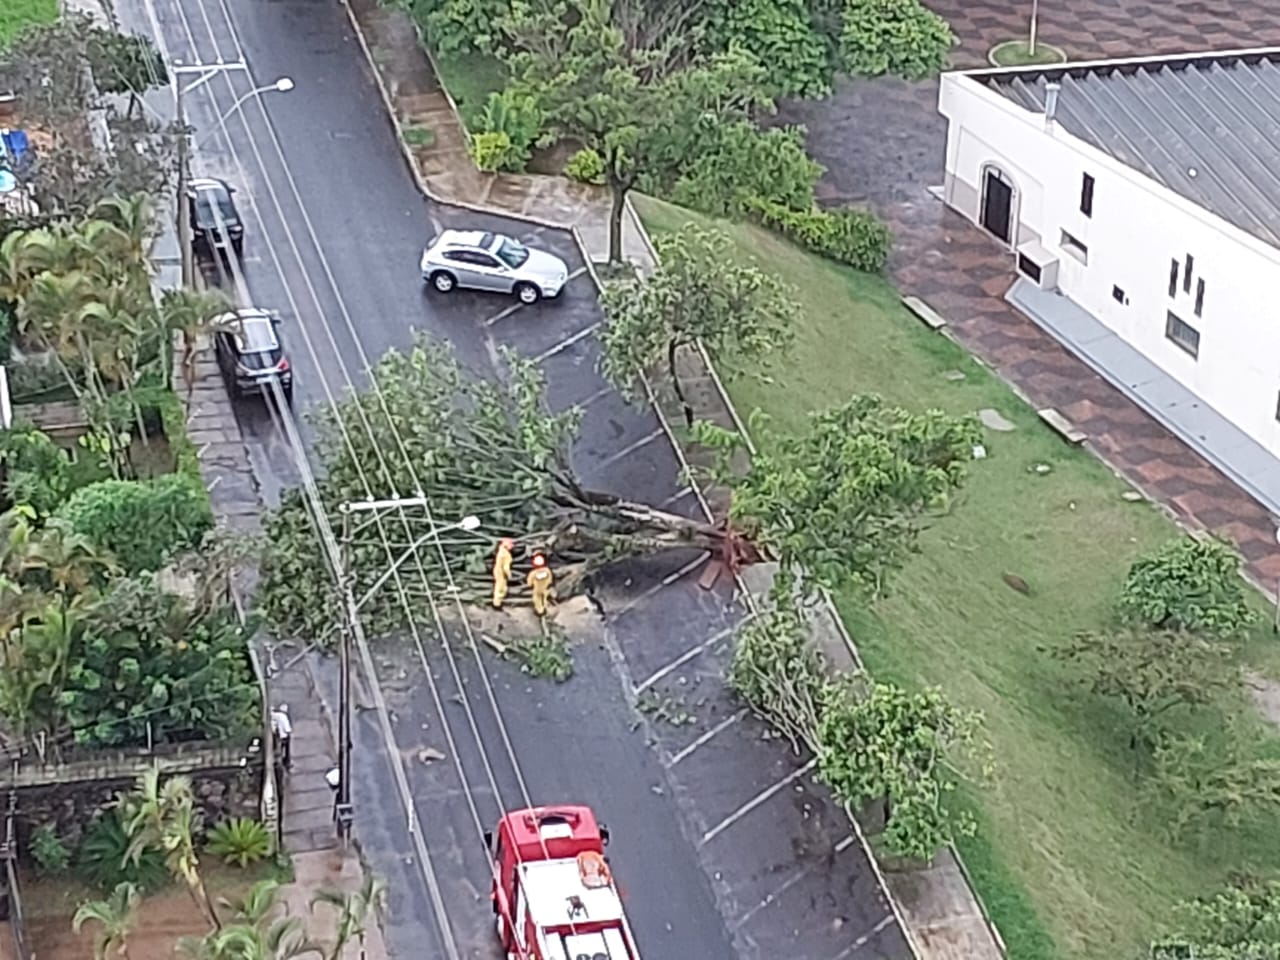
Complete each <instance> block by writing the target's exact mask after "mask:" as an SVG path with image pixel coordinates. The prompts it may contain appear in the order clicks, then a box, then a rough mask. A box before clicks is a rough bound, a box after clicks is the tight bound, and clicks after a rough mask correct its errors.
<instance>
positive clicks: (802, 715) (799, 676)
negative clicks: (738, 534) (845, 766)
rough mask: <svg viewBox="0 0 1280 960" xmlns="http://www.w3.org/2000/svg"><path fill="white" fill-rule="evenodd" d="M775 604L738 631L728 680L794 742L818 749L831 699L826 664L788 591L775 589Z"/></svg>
mask: <svg viewBox="0 0 1280 960" xmlns="http://www.w3.org/2000/svg"><path fill="white" fill-rule="evenodd" d="M770 600H771V601H772V603H773V606H772V607H771V608H770V609H769V610H767V611H765V612H764V613H762V614H760V615H759V616H757V617H753V618H752V619H750V620H748V621H747V622H746V624H745V625H744V626H743V627H742V628H741V629H740V630H739V631H738V634H737V638H736V639H737V642H736V644H735V646H734V650H733V662H732V664H731V665H730V668H729V685H730V686H731V687H732V688H733V691H734V692H735V693H736V694H737V695H738V696H740V697H741V698H742V699H743V700H745V701H746V702H747V703H748V704H749V705H750V706H751V709H752V710H753V711H755V713H756V715H757V716H759V717H760V718H761V719H762V720H764V721H765V722H766V723H768V724H769V725H770V726H772V727H773V728H774V729H775V730H778V731H779V732H780V733H782V734H783V735H784V736H786V738H787V739H788V740H790V741H791V746H792V749H794V750H797V751H798V750H799V748H800V745H801V744H803V745H804V746H806V747H807V748H808V749H809V750H811V751H813V752H815V753H816V752H817V751H818V748H819V739H818V735H819V729H820V718H821V713H822V708H823V704H824V702H825V698H826V688H827V678H826V673H827V670H826V664H825V663H824V662H823V660H822V656H821V655H820V654H819V653H818V651H817V650H816V649H814V647H813V645H812V644H811V643H810V642H809V640H808V637H807V630H806V624H805V621H804V618H803V616H802V615H801V612H800V609H799V607H798V606H797V605H796V603H795V600H794V599H793V598H792V597H791V596H790V595H789V594H788V592H787V590H786V589H785V587H784V589H782V590H774V591H773V592H772V594H771V595H770Z"/></svg>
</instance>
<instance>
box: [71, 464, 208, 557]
mask: <svg viewBox="0 0 1280 960" xmlns="http://www.w3.org/2000/svg"><path fill="white" fill-rule="evenodd" d="M58 516H60V517H62V518H63V519H65V520H66V521H67V522H68V523H69V524H71V527H72V529H73V530H75V531H76V532H77V533H80V534H82V535H83V536H85V537H86V538H88V539H89V540H90V541H91V542H92V543H93V544H95V545H96V546H97V547H98V548H99V549H101V550H105V551H107V552H108V553H110V554H111V555H112V556H114V557H115V559H116V562H117V563H119V564H120V566H121V568H122V569H123V570H124V572H125V573H126V574H136V573H141V572H143V571H153V572H154V571H156V570H159V569H160V568H161V567H162V566H163V565H164V564H165V562H166V561H167V560H168V559H169V558H170V557H172V556H173V555H174V554H175V553H177V552H179V551H183V550H187V549H189V548H191V547H194V546H196V545H197V544H199V542H200V540H201V538H202V537H203V536H204V534H205V533H206V532H207V531H208V530H209V529H210V528H211V527H212V526H213V514H212V512H211V511H210V508H209V496H208V494H207V493H205V491H204V489H203V488H202V487H197V486H196V484H195V483H194V482H193V481H192V480H190V479H189V478H187V477H185V476H181V475H178V474H169V475H166V476H162V477H157V478H155V479H154V480H105V481H102V482H101V483H94V484H91V485H89V486H87V487H83V488H81V489H80V490H77V491H76V492H75V493H74V494H72V496H71V498H70V499H69V500H67V502H66V503H65V504H63V505H62V506H61V507H60V508H59V510H58Z"/></svg>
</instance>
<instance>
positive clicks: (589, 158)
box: [564, 147, 604, 186]
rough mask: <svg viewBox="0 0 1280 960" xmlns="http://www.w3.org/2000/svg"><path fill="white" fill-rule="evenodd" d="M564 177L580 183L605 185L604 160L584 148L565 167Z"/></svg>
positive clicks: (588, 148) (592, 151)
mask: <svg viewBox="0 0 1280 960" xmlns="http://www.w3.org/2000/svg"><path fill="white" fill-rule="evenodd" d="M564 175H565V176H566V177H568V178H569V179H570V180H577V181H578V182H579V183H594V184H595V185H596V186H600V185H601V184H603V183H604V159H603V158H602V157H601V156H600V154H599V153H597V152H596V151H595V150H592V149H591V148H590V147H583V148H582V149H581V150H579V151H578V152H577V153H575V154H574V155H573V156H571V157H570V158H569V161H568V163H566V164H565V165H564Z"/></svg>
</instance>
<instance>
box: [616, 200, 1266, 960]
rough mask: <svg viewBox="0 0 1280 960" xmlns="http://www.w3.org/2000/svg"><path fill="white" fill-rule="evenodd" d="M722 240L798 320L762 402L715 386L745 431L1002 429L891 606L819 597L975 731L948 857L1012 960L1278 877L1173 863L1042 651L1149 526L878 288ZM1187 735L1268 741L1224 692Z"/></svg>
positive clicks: (1091, 605) (771, 241)
mask: <svg viewBox="0 0 1280 960" xmlns="http://www.w3.org/2000/svg"><path fill="white" fill-rule="evenodd" d="M636 206H637V208H638V209H639V211H640V212H641V214H642V216H643V217H644V220H645V222H646V224H647V225H648V227H649V229H650V230H651V231H652V232H654V233H655V234H659V233H661V232H663V231H668V230H673V229H676V228H678V227H679V226H680V225H681V224H683V223H685V222H686V221H688V220H689V219H692V218H694V216H695V215H693V214H690V213H688V212H687V211H684V210H681V209H679V208H676V207H672V206H669V205H667V204H662V203H659V202H657V201H651V200H643V199H639V200H638V201H637V204H636ZM729 229H730V231H731V233H732V235H733V236H734V238H735V239H736V241H737V243H738V247H739V249H740V251H741V253H742V255H744V256H749V257H753V258H755V259H756V260H757V261H758V262H759V263H760V264H761V265H763V266H764V267H766V268H767V269H769V270H771V271H773V272H775V273H777V274H778V275H779V276H781V277H783V278H784V279H786V280H787V281H789V282H790V283H791V284H793V285H794V287H795V288H796V291H797V296H798V298H799V300H800V302H801V304H802V305H803V307H804V315H805V319H804V324H803V326H802V327H801V328H800V329H799V330H798V331H797V334H798V336H797V342H796V347H795V352H794V354H793V355H792V357H791V358H790V359H789V360H788V362H787V364H786V367H785V370H781V371H778V372H777V374H776V377H775V380H776V382H775V383H774V384H773V385H763V384H760V383H755V382H751V381H739V382H737V383H734V384H731V385H730V390H731V393H732V394H733V397H734V400H735V402H736V403H737V405H738V406H739V408H740V410H741V412H742V413H743V415H744V416H745V415H746V414H747V413H748V412H749V411H750V410H751V409H752V408H754V407H759V408H761V409H763V410H764V411H766V412H767V413H768V414H770V415H771V417H772V419H773V424H774V426H775V427H776V428H780V429H799V428H800V427H801V425H802V424H803V422H804V418H805V415H806V413H807V412H808V411H810V410H813V409H817V408H822V407H827V406H832V405H835V404H838V403H840V402H842V401H844V400H845V399H847V398H848V396H849V395H850V394H852V393H855V392H878V393H881V394H883V395H884V396H886V397H887V398H889V399H891V400H893V401H896V402H899V403H902V404H904V405H907V406H910V407H913V408H924V407H941V408H943V409H946V410H949V411H953V412H957V413H960V412H966V413H968V412H974V411H976V410H979V409H981V408H984V407H992V408H994V409H996V410H998V411H999V412H1000V413H1001V414H1002V415H1003V416H1004V417H1006V418H1007V419H1009V420H1010V421H1012V422H1013V423H1014V424H1016V430H1014V431H1013V432H1012V433H990V434H989V437H988V442H987V448H988V451H989V458H988V459H987V460H985V461H982V462H979V463H976V464H975V465H974V469H973V471H972V475H971V477H970V480H969V482H968V484H967V485H966V487H965V489H964V491H963V493H962V495H961V498H960V501H959V502H958V503H957V504H956V506H955V508H954V510H953V511H952V512H951V514H950V515H949V516H947V517H945V518H942V519H940V520H938V521H937V522H936V523H935V524H934V526H933V527H932V529H930V530H929V531H928V532H927V533H926V535H925V537H924V540H923V544H922V547H923V549H922V552H921V554H920V555H919V556H918V557H917V558H916V559H915V560H914V561H913V562H912V563H911V564H910V566H909V567H908V568H907V569H906V570H905V571H904V572H903V573H902V575H901V576H900V577H899V578H898V579H897V580H896V582H895V583H894V585H893V590H892V596H891V597H889V598H888V599H885V600H883V601H881V602H878V603H876V604H875V605H874V606H873V607H871V608H870V609H868V608H867V607H866V606H865V605H863V604H860V603H859V602H857V601H856V600H854V599H853V598H851V597H837V603H838V605H839V607H840V611H841V613H842V615H843V616H844V618H845V620H846V623H847V624H848V625H849V628H850V630H851V632H852V634H853V636H854V637H855V639H856V641H857V642H858V644H859V647H860V649H861V651H862V653H863V655H864V657H865V658H866V660H867V662H868V666H869V667H870V669H871V670H872V671H873V672H874V673H876V674H877V675H878V676H881V677H885V678H892V679H895V680H898V681H901V682H906V683H910V684H914V683H921V682H928V683H936V684H940V685H942V686H943V687H944V688H946V690H947V691H948V692H949V693H950V695H951V696H952V697H953V698H954V699H955V700H956V701H957V702H960V703H963V704H964V705H966V706H968V707H971V708H976V709H979V710H981V711H983V713H984V714H985V715H986V718H987V724H988V732H989V736H990V739H991V741H992V744H993V746H994V748H995V750H996V753H997V756H998V758H999V764H1000V768H999V772H998V774H997V776H996V778H995V779H994V781H993V782H992V783H991V784H989V785H987V786H985V787H983V788H973V789H971V790H968V791H967V792H966V795H965V796H963V797H962V798H961V802H963V803H966V804H969V805H971V806H972V808H973V809H975V811H976V812H977V814H978V819H979V822H980V824H981V829H980V833H979V835H978V836H977V837H975V838H973V839H971V840H968V841H966V842H965V843H964V844H963V845H962V848H961V849H962V852H963V853H964V855H965V858H966V863H967V865H968V866H969V867H970V869H971V871H972V872H973V874H974V875H975V877H976V878H977V883H978V885H979V887H980V889H981V892H982V895H983V898H984V900H985V901H986V903H987V905H988V907H989V909H990V910H991V912H992V913H993V915H994V916H995V919H996V922H997V924H998V926H999V927H1000V930H1001V932H1002V934H1003V935H1004V937H1005V939H1006V940H1007V941H1008V943H1009V947H1010V956H1011V957H1013V958H1015V960H1034V958H1041V957H1072V958H1075V957H1080V958H1090V960H1095V958H1096V960H1115V958H1120V957H1131V956H1139V955H1140V953H1139V952H1136V951H1140V950H1141V949H1142V948H1143V946H1144V944H1145V941H1146V939H1147V938H1148V937H1149V936H1150V935H1151V933H1152V932H1153V930H1154V928H1155V927H1156V926H1157V925H1158V924H1159V923H1160V922H1162V920H1163V919H1164V918H1166V917H1167V915H1168V908H1169V906H1170V905H1171V904H1172V903H1173V902H1174V901H1175V900H1177V899H1180V898H1183V897H1185V896H1189V895H1194V894H1197V893H1199V892H1202V891H1204V890H1205V889H1207V888H1208V887H1210V886H1212V885H1213V884H1215V883H1217V882H1218V881H1220V880H1221V879H1222V878H1223V877H1224V876H1225V874H1226V872H1227V871H1228V870H1230V869H1236V868H1245V867H1249V866H1252V867H1255V868H1258V869H1270V868H1273V867H1275V866H1276V865H1280V830H1277V829H1275V827H1276V825H1275V823H1274V822H1268V823H1265V824H1249V825H1248V826H1247V827H1245V828H1242V829H1240V830H1237V831H1234V832H1228V831H1226V830H1218V829H1214V830H1210V831H1209V832H1208V833H1207V835H1206V836H1205V837H1204V839H1203V843H1200V844H1198V845H1197V844H1193V845H1192V846H1191V847H1185V846H1173V845H1171V844H1170V843H1169V841H1168V840H1167V839H1166V838H1165V836H1164V835H1163V834H1162V833H1161V832H1160V826H1159V825H1160V823H1161V822H1162V821H1163V818H1162V817H1161V816H1160V814H1159V812H1158V811H1154V812H1153V811H1151V810H1150V809H1148V808H1146V807H1143V806H1140V805H1139V801H1138V793H1137V787H1136V785H1135V780H1134V767H1133V762H1132V760H1131V759H1130V755H1129V752H1128V749H1127V745H1126V742H1125V738H1124V736H1123V735H1122V734H1121V733H1120V732H1119V728H1120V725H1121V718H1120V716H1119V715H1118V714H1117V713H1115V712H1114V711H1113V710H1112V709H1111V708H1110V707H1109V706H1108V705H1107V704H1104V703H1100V702H1098V701H1097V700H1096V699H1094V698H1092V697H1091V696H1089V695H1088V693H1087V692H1086V691H1084V690H1082V689H1081V688H1080V687H1079V686H1077V685H1076V684H1074V683H1073V682H1072V675H1071V674H1069V673H1068V672H1067V668H1066V667H1065V666H1064V665H1062V664H1060V663H1058V662H1057V661H1055V660H1052V659H1050V658H1048V657H1047V656H1045V654H1044V653H1043V652H1042V651H1041V649H1040V648H1041V647H1042V646H1043V645H1052V644H1054V643H1055V642H1058V641H1061V640H1062V639H1064V638H1066V637H1067V636H1069V635H1070V634H1071V633H1073V632H1075V631H1078V630H1084V629H1089V628H1092V627H1098V626H1101V625H1102V624H1103V623H1104V622H1105V620H1106V619H1107V617H1108V616H1109V614H1110V611H1111V609H1112V606H1113V604H1114V602H1115V599H1116V596H1117V593H1118V590H1119V586H1120V583H1121V580H1122V578H1123V576H1124V573H1125V570H1126V568H1127V566H1128V564H1129V563H1130V562H1131V561H1132V560H1133V559H1134V558H1135V557H1136V556H1138V555H1139V554H1140V553H1143V552H1146V551H1148V550H1150V549H1152V548H1153V547H1156V546H1157V545H1159V544H1161V543H1162V542H1164V541H1165V540H1166V539H1168V538H1170V537H1172V536H1173V535H1175V529H1174V527H1173V526H1172V525H1171V524H1170V523H1169V521H1168V520H1166V519H1165V518H1164V516H1163V515H1162V514H1160V513H1159V512H1158V511H1157V510H1156V509H1155V508H1153V507H1151V506H1149V505H1147V504H1146V503H1141V502H1140V503H1131V502H1128V501H1126V500H1124V499H1122V497H1121V494H1122V493H1124V492H1125V491H1126V490H1127V489H1128V487H1127V486H1126V485H1125V484H1124V483H1123V482H1121V481H1120V480H1118V479H1116V478H1115V477H1114V476H1113V475H1112V474H1111V473H1110V471H1109V470H1107V468H1106V467H1104V466H1103V465H1102V464H1101V463H1099V462H1098V461H1096V460H1095V459H1093V458H1092V457H1090V456H1089V455H1087V454H1085V453H1083V452H1081V451H1077V450H1075V449H1072V448H1070V447H1068V446H1067V445H1066V444H1064V443H1063V442H1062V441H1061V440H1060V439H1059V438H1058V436H1057V435H1056V434H1054V433H1052V432H1051V431H1050V430H1049V429H1048V428H1046V427H1044V426H1042V425H1041V423H1040V421H1039V419H1038V418H1037V417H1036V415H1035V413H1034V411H1032V410H1031V409H1030V408H1029V407H1027V405H1026V404H1024V403H1023V402H1022V401H1020V400H1019V399H1018V398H1017V397H1016V396H1015V395H1014V394H1013V393H1012V392H1011V391H1010V390H1009V389H1008V388H1007V387H1006V386H1004V385H1003V384H1002V383H1001V382H1000V381H999V380H998V379H997V378H995V377H994V376H992V375H991V374H990V373H989V372H988V371H987V370H986V368H985V367H983V366H982V365H981V364H979V363H978V362H977V361H975V360H974V359H972V358H971V357H970V356H969V355H968V354H966V353H965V352H964V351H963V350H962V349H961V348H959V347H958V346H956V345H955V344H953V343H951V342H950V341H949V340H948V339H946V338H945V337H942V336H940V335H938V334H936V333H932V332H929V331H928V330H927V329H926V328H925V327H923V326H922V325H921V324H920V323H919V322H918V321H916V320H915V319H914V318H912V317H911V316H910V315H909V314H908V313H907V312H906V310H905V309H904V308H903V307H902V306H901V305H900V303H899V300H898V296H897V294H896V292H895V291H894V289H893V288H892V287H891V286H890V284H889V283H887V282H886V281H885V280H883V279H881V278H879V277H873V276H868V275H865V274H859V273H855V272H853V271H851V270H848V269H845V268H842V267H839V266H837V265H835V264H832V263H830V262H827V261H825V260H822V259H819V258H817V257H813V256H810V255H808V254H805V253H803V252H801V251H800V250H798V249H797V248H795V247H792V246H791V245H789V244H787V243H786V242H784V241H782V240H780V239H778V238H777V237H775V236H773V235H772V234H769V233H766V232H764V231H761V230H758V229H756V228H753V227H749V226H735V227H730V228H729ZM959 374H963V377H962V378H961V377H960V376H959ZM1037 465H1047V466H1048V467H1049V468H1050V469H1049V472H1048V473H1038V472H1036V470H1035V468H1036V467H1037ZM1006 572H1009V573H1015V574H1017V575H1018V576H1020V577H1022V578H1024V579H1025V580H1026V581H1027V583H1028V584H1029V585H1030V587H1031V593H1030V596H1023V595H1022V594H1020V593H1017V592H1015V591H1014V590H1012V589H1010V588H1009V587H1008V586H1007V585H1006V584H1005V582H1004V581H1003V579H1002V575H1003V574H1004V573H1006ZM1274 647H1275V644H1274V643H1267V642H1266V641H1265V640H1262V639H1259V640H1257V641H1255V642H1254V643H1251V644H1250V645H1249V647H1248V650H1247V659H1248V660H1250V661H1251V663H1252V664H1253V665H1254V666H1255V667H1256V668H1258V669H1260V670H1262V671H1264V672H1266V673H1268V674H1269V675H1272V676H1276V675H1280V673H1278V672H1277V670H1276V668H1277V662H1276V652H1275V650H1274ZM1201 722H1202V723H1203V724H1204V728H1205V729H1206V730H1208V731H1209V732H1210V733H1211V735H1213V736H1236V737H1244V738H1249V740H1250V741H1251V742H1259V743H1260V742H1263V741H1262V738H1263V737H1266V738H1267V741H1266V743H1267V745H1268V747H1269V748H1270V747H1271V744H1272V741H1274V739H1275V738H1272V737H1271V736H1270V733H1269V731H1264V729H1263V726H1262V722H1261V721H1260V720H1259V719H1258V717H1257V716H1256V714H1255V713H1254V712H1253V710H1252V709H1251V708H1250V707H1249V706H1248V705H1247V703H1246V701H1245V699H1244V694H1243V692H1240V693H1239V694H1238V695H1232V696H1229V697H1225V698H1224V702H1223V703H1222V704H1221V709H1220V710H1214V711H1210V715H1209V716H1208V717H1207V718H1206V719H1204V720H1202V721H1201Z"/></svg>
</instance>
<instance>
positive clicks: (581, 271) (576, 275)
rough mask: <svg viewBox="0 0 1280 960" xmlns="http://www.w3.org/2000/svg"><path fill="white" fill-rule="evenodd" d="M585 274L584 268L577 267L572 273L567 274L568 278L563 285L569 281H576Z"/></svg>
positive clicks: (585, 269)
mask: <svg viewBox="0 0 1280 960" xmlns="http://www.w3.org/2000/svg"><path fill="white" fill-rule="evenodd" d="M586 272H587V268H586V267H579V268H578V269H577V270H575V271H573V273H571V274H569V277H568V279H566V280H565V283H566V284H567V283H568V282H569V280H577V279H578V278H579V277H580V276H582V275H583V274H584V273H586Z"/></svg>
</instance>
